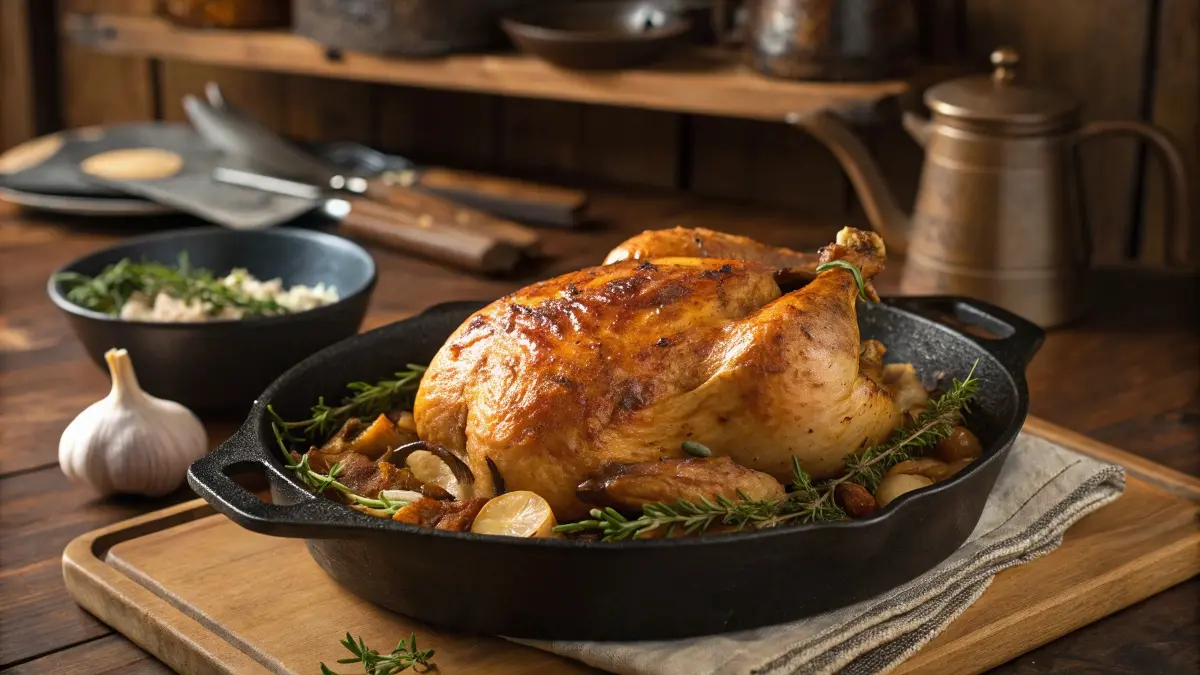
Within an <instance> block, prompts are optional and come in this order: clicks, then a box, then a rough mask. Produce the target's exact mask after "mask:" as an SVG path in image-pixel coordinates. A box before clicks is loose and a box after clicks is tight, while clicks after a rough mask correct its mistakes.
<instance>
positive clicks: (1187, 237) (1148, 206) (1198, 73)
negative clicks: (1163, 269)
mask: <svg viewBox="0 0 1200 675" xmlns="http://www.w3.org/2000/svg"><path fill="white" fill-rule="evenodd" d="M1156 37H1157V39H1156V41H1155V48H1156V50H1157V54H1156V58H1155V70H1154V74H1153V86H1154V95H1153V96H1154V97H1153V110H1152V113H1153V115H1152V119H1153V121H1154V123H1155V124H1158V125H1161V126H1162V127H1163V128H1165V129H1166V130H1167V131H1169V132H1170V133H1171V134H1172V135H1174V136H1175V138H1176V140H1178V141H1179V143H1180V146H1181V147H1182V148H1183V156H1184V158H1185V159H1186V160H1188V161H1189V167H1188V168H1189V169H1190V170H1191V186H1190V188H1191V189H1190V194H1191V198H1192V219H1191V223H1190V227H1188V228H1180V230H1179V231H1177V232H1176V239H1175V241H1174V242H1171V245H1172V246H1174V247H1175V248H1176V249H1177V250H1178V251H1180V252H1181V253H1182V254H1186V255H1182V254H1181V255H1178V256H1177V258H1178V259H1183V260H1186V261H1188V262H1189V263H1190V264H1191V265H1193V266H1195V265H1197V264H1200V162H1198V161H1197V159H1198V158H1200V48H1198V44H1197V43H1198V42H1200V2H1197V0H1162V5H1161V9H1160V11H1159V21H1158V27H1157V31H1156ZM1150 155H1151V157H1150V158H1149V161H1148V165H1147V170H1146V173H1145V177H1144V181H1145V183H1144V186H1145V187H1144V190H1143V193H1142V194H1143V195H1145V207H1144V209H1143V211H1142V240H1141V244H1142V254H1141V255H1140V256H1139V258H1140V259H1142V260H1145V261H1147V262H1149V263H1160V262H1162V261H1163V258H1164V250H1165V248H1166V245H1167V242H1166V241H1165V238H1166V234H1167V232H1168V229H1167V223H1166V217H1167V209H1166V202H1165V200H1166V195H1167V193H1166V191H1165V189H1164V186H1163V177H1164V174H1163V172H1162V170H1161V168H1160V165H1159V163H1158V158H1157V157H1154V156H1153V155H1154V153H1153V152H1151V153H1150Z"/></svg>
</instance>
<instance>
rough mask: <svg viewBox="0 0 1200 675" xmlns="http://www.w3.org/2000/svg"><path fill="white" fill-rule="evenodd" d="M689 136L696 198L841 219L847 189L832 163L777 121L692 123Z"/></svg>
mask: <svg viewBox="0 0 1200 675" xmlns="http://www.w3.org/2000/svg"><path fill="white" fill-rule="evenodd" d="M691 132H692V133H691V138H690V142H691V149H690V151H691V159H692V162H691V167H689V169H688V171H689V184H690V185H691V188H692V190H694V191H695V192H697V193H699V194H704V195H711V196H716V197H725V198H731V199H739V200H746V201H752V202H755V203H761V204H766V205H769V206H776V207H781V208H786V209H789V210H794V211H795V212H796V213H797V214H802V215H814V216H839V215H844V214H845V213H846V204H847V195H848V190H849V186H848V184H847V182H846V179H845V176H844V175H843V173H842V170H841V167H840V166H839V165H838V163H837V160H836V159H834V157H833V155H832V154H830V152H829V150H828V149H827V148H826V147H825V146H824V145H822V144H821V143H820V142H818V141H817V140H816V139H814V138H812V137H811V136H809V135H808V134H806V133H804V132H802V131H800V130H798V129H795V128H793V127H791V126H789V125H787V124H784V123H783V122H782V120H781V121H780V122H778V123H773V122H751V121H743V120H724V119H715V118H708V117H696V118H694V119H693V120H692V124H691Z"/></svg>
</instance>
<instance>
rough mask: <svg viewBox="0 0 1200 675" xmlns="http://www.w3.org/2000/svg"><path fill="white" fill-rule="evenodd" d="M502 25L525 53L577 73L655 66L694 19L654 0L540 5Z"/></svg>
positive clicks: (681, 38) (685, 35) (682, 38)
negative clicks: (655, 62) (652, 64)
mask: <svg viewBox="0 0 1200 675" xmlns="http://www.w3.org/2000/svg"><path fill="white" fill-rule="evenodd" d="M500 25H501V27H502V28H504V32H505V33H507V34H508V36H509V38H511V39H512V41H513V43H515V44H516V45H517V47H519V48H520V49H521V51H524V52H528V53H530V54H533V55H534V56H537V57H539V58H541V59H543V60H545V61H548V62H550V63H553V64H554V65H556V66H561V67H563V68H571V69H576V70H617V69H621V68H633V67H636V66H641V65H645V64H647V63H651V62H653V61H656V60H658V59H660V58H662V57H663V56H665V55H666V54H667V52H669V51H670V50H671V49H673V48H674V47H676V46H677V45H679V44H680V43H682V42H685V41H686V40H687V38H688V36H689V34H690V32H691V30H692V20H691V19H689V18H687V17H686V16H684V15H682V14H681V13H679V12H678V11H676V10H675V9H673V8H672V7H671V6H670V5H668V4H666V3H664V2H653V1H652V0H621V1H619V2H595V1H594V0H593V1H589V2H576V3H570V2H562V3H557V4H549V5H537V6H535V7H532V8H528V9H524V10H522V11H520V12H518V13H515V14H513V15H511V16H508V17H506V18H504V19H503V20H502V21H501V22H500Z"/></svg>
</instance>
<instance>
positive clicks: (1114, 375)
mask: <svg viewBox="0 0 1200 675" xmlns="http://www.w3.org/2000/svg"><path fill="white" fill-rule="evenodd" d="M593 213H594V215H595V216H596V217H597V220H598V223H597V225H596V226H595V227H592V228H589V229H588V230H585V231H578V232H550V233H548V234H547V240H548V241H547V248H548V249H549V252H550V253H551V254H553V255H554V256H555V257H554V258H553V259H552V260H551V261H550V262H547V263H545V264H543V265H540V266H539V267H538V268H537V269H535V270H531V271H529V272H528V273H527V274H526V275H525V276H524V277H522V278H519V279H515V278H514V279H505V280H496V279H490V280H489V279H483V278H479V277H472V276H468V275H465V274H461V273H457V272H454V271H451V270H448V269H444V268H441V267H438V266H436V265H433V264H429V263H426V262H422V261H418V260H415V259H411V258H408V257H406V256H403V255H400V254H395V253H390V252H386V251H380V250H374V251H373V253H374V254H375V256H376V259H377V261H378V263H379V285H378V287H377V289H376V291H375V295H374V297H373V299H372V302H371V311H370V315H369V317H368V319H367V325H366V327H367V328H372V327H375V326H379V325H382V324H385V323H389V322H391V321H395V320H397V319H400V318H403V317H405V316H409V315H411V314H414V313H416V312H418V311H420V310H421V309H422V308H424V307H426V306H428V305H431V304H434V303H436V302H440V301H445V300H451V299H467V298H491V297H495V296H497V295H499V294H501V293H504V292H506V291H508V290H511V289H513V288H516V287H518V286H520V285H523V284H525V283H528V282H529V281H531V280H534V279H537V278H545V277H548V276H552V275H554V274H557V273H559V272H563V271H566V270H570V269H575V268H578V267H582V266H585V265H589V264H595V263H597V262H598V261H600V260H601V259H602V258H603V256H604V254H605V253H606V252H607V251H608V250H609V249H610V248H611V247H612V246H613V245H614V244H616V243H617V242H619V241H621V240H622V239H624V238H625V237H627V236H629V235H630V234H632V233H635V232H637V231H640V230H642V229H651V228H658V227H670V226H674V225H684V226H705V227H711V228H714V229H723V230H728V231H736V232H740V233H743V234H748V235H751V236H754V237H756V238H758V239H760V240H762V241H765V242H770V243H775V244H781V245H787V246H792V247H800V248H814V247H816V246H819V245H821V244H823V243H827V242H828V241H829V240H830V238H831V237H832V235H833V233H834V232H835V231H836V226H835V225H825V226H823V227H819V226H813V225H809V226H804V225H801V224H799V223H798V222H797V219H796V218H795V217H787V216H784V215H781V214H777V213H776V214H771V213H762V212H751V211H747V210H746V209H743V208H740V207H734V206H729V205H716V204H713V203H712V202H701V201H698V200H695V199H692V198H687V197H683V196H678V195H663V194H641V195H632V196H631V195H629V194H622V195H617V194H600V195H596V197H595V199H594V206H593ZM188 224H191V223H190V222H189V221H185V220H179V221H172V220H166V221H164V220H158V221H128V222H126V223H125V224H123V225H122V226H120V227H117V226H115V225H113V224H110V223H97V222H95V221H84V220H67V219H64V218H59V217H47V216H41V217H34V216H32V215H30V214H23V213H20V212H18V211H16V210H13V209H11V208H8V207H6V206H0V670H4V671H6V672H12V673H44V672H89V673H102V672H121V673H164V672H169V671H168V670H167V668H166V667H165V666H163V665H162V664H161V663H159V662H158V661H157V660H156V659H154V657H152V656H149V655H148V654H146V653H145V652H143V651H142V650H140V649H139V648H138V647H136V646H134V645H133V644H132V643H131V642H129V641H128V640H126V639H125V638H124V637H122V636H120V635H117V634H115V633H113V631H112V630H111V629H109V628H108V627H107V626H105V625H104V624H102V623H100V622H99V621H97V620H96V619H94V618H92V617H91V616H90V615H89V614H87V613H86V612H84V611H83V610H82V609H79V608H78V607H77V606H76V605H75V603H74V602H73V601H72V599H71V598H70V597H69V596H68V595H67V592H66V589H65V588H64V586H63V582H62V573H61V570H60V556H61V554H62V550H63V547H64V546H65V545H66V544H67V542H68V541H70V540H71V539H72V538H74V537H75V536H77V535H79V534H82V533H84V532H86V531H88V530H92V529H95V528H97V527H100V526H102V525H105V524H108V523H113V522H116V521H119V520H123V519H125V518H129V517H132V516H134V515H137V514H141V513H145V512H147V511H151V510H154V509H158V508H162V507H164V506H166V505H169V504H173V503H177V502H180V501H183V500H185V499H189V498H191V497H192V496H193V495H192V494H191V493H190V492H188V491H187V490H186V489H184V490H181V491H180V492H179V493H178V494H176V495H172V496H171V497H168V498H165V499H159V500H148V499H135V498H116V499H105V500H99V499H96V498H95V496H94V495H92V494H91V493H90V492H89V491H88V490H87V489H84V488H79V487H74V486H71V485H68V484H67V482H66V479H65V478H64V477H63V475H62V473H61V472H60V471H59V468H58V461H57V447H58V438H59V436H60V435H61V433H62V430H63V429H64V428H65V426H66V425H67V423H68V422H69V421H70V420H71V419H72V418H73V417H74V416H75V415H76V414H78V412H79V411H80V410H82V409H83V408H84V407H85V406H87V405H88V404H90V403H92V402H94V401H96V400H99V399H100V398H102V397H103V396H104V395H105V393H106V392H107V389H108V379H107V376H106V375H105V374H103V373H102V372H101V371H100V370H99V369H97V368H96V366H95V365H93V364H92V363H91V362H90V361H89V360H88V359H87V357H86V356H85V354H84V351H83V349H82V347H81V346H80V344H79V343H78V342H77V341H76V340H75V338H74V336H73V335H72V334H71V332H70V329H69V327H68V325H67V322H66V320H65V319H64V317H63V316H62V315H61V314H60V313H59V312H58V310H57V309H56V308H55V307H54V306H53V305H52V304H51V303H50V301H49V299H48V298H47V297H46V294H45V291H44V286H45V283H46V279H47V277H48V275H49V274H50V273H51V272H52V271H53V270H54V269H56V268H57V267H59V266H60V265H62V264H64V263H66V262H68V261H69V260H71V259H73V258H75V257H77V256H79V255H82V254H85V253H87V252H90V251H92V250H93V249H95V248H98V247H101V246H104V245H107V244H108V243H109V242H112V241H115V240H117V239H118V238H120V237H124V236H130V235H133V234H137V233H139V232H141V231H144V230H145V229H146V228H148V227H154V228H162V227H166V226H182V225H188ZM895 278H896V277H895V271H894V270H891V271H889V272H888V273H886V274H885V278H884V279H882V280H881V282H880V287H881V291H883V292H885V293H886V292H887V290H888V288H889V286H890V285H891V283H890V282H892V281H894V279H895ZM1198 296H1200V293H1198V292H1197V279H1196V278H1194V277H1180V276H1171V275H1168V274H1162V273H1154V272H1147V271H1133V270H1102V271H1098V272H1096V273H1095V274H1094V297H1095V303H1094V307H1093V309H1092V311H1091V312H1090V314H1089V315H1088V316H1087V317H1086V318H1085V319H1083V320H1081V321H1080V322H1078V323H1077V324H1075V325H1073V326H1071V327H1069V328H1065V329H1060V330H1056V331H1054V332H1052V333H1051V334H1050V336H1049V337H1048V339H1047V341H1046V343H1045V346H1043V347H1042V350H1041V352H1040V353H1039V354H1038V355H1037V356H1036V357H1035V358H1034V360H1033V362H1032V363H1031V364H1030V367H1029V370H1028V375H1029V385H1030V392H1031V405H1032V412H1033V414H1035V415H1038V416H1041V417H1043V418H1045V419H1047V420H1050V421H1051V422H1055V423H1057V424H1061V425H1063V426H1066V427H1069V428H1072V429H1075V430H1078V431H1081V432H1083V433H1085V434H1088V435H1090V436H1092V437H1095V438H1097V439H1099V440H1101V441H1104V442H1106V443H1110V444H1112V445H1115V446H1117V447H1120V448H1123V449H1125V450H1128V451H1131V452H1134V453H1137V454H1140V455H1142V456H1145V457H1147V458H1150V459H1152V460H1154V461H1157V462H1161V463H1163V464H1165V465H1167V466H1170V467H1172V468H1175V469H1178V470H1181V471H1185V472H1188V473H1191V474H1193V475H1195V474H1200V453H1198V452H1197V448H1198V446H1200V337H1198V336H1197V328H1198V326H1200V320H1198V315H1200V310H1198V309H1197V307H1198V305H1200V302H1198V301H1200V297H1198ZM206 422H207V423H208V424H209V428H210V435H211V436H212V437H213V441H214V443H215V442H217V441H220V440H223V439H224V438H225V437H226V436H227V435H228V434H229V433H230V432H231V430H232V429H233V428H234V426H235V424H236V422H235V421H229V420H226V421H220V420H206ZM1198 644H1200V579H1192V580H1191V581H1189V582H1187V583H1184V584H1181V585H1179V586H1176V587H1175V588H1172V589H1170V590H1168V591H1166V592H1164V593H1161V594H1159V595H1157V596H1155V597H1153V598H1150V599H1149V600H1146V601H1144V602H1141V603H1139V604H1137V605H1135V606H1133V607H1130V608H1128V609H1126V610H1123V611H1121V612H1119V613H1117V614H1115V615H1113V616H1110V617H1108V618H1106V619H1104V620H1102V621H1099V622H1097V623H1095V624H1092V625H1090V626H1087V627H1085V628H1083V629H1081V630H1079V631H1076V632H1075V633H1072V634H1070V635H1068V636H1066V637H1064V638H1061V639H1059V640H1056V641H1054V642H1051V643H1049V644H1047V645H1045V646H1043V647H1041V648H1039V649H1037V650H1035V651H1033V652H1030V653H1028V654H1026V655H1024V656H1022V657H1021V658H1019V659H1016V660H1014V661H1013V662H1010V663H1009V664H1006V665H1005V666H1003V667H1001V668H1000V669H998V670H999V671H1001V672H1006V673H1041V672H1055V673H1061V672H1088V673H1094V672H1113V673H1116V672H1120V673H1129V672H1139V673H1141V672H1195V669H1196V668H1197V664H1198V663H1200V648H1198ZM314 665H315V664H314ZM10 668H11V670H9V669H10Z"/></svg>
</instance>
